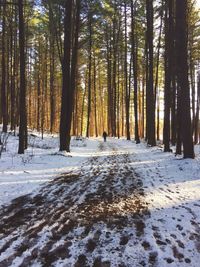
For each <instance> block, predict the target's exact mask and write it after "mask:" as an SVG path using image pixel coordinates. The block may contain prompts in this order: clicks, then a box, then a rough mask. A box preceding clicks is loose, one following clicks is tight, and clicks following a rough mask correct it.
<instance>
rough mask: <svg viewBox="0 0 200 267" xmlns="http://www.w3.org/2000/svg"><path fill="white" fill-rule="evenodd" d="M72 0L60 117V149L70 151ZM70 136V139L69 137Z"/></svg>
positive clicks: (68, 9) (68, 12)
mask: <svg viewBox="0 0 200 267" xmlns="http://www.w3.org/2000/svg"><path fill="white" fill-rule="evenodd" d="M72 2H73V1H72V0H69V1H66V5H65V19H64V55H63V60H62V99H61V117H60V151H67V152H69V151H70V148H69V144H70V139H69V136H68V132H69V128H70V129H71V124H70V115H71V114H69V112H70V105H71V101H72V99H71V88H70V87H71V27H72ZM67 138H68V139H67Z"/></svg>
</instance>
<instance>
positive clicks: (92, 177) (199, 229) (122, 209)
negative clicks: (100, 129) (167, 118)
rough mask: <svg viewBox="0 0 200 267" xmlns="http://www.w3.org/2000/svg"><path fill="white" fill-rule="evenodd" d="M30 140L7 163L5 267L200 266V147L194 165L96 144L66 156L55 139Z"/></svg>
mask: <svg viewBox="0 0 200 267" xmlns="http://www.w3.org/2000/svg"><path fill="white" fill-rule="evenodd" d="M35 134H36V133H35ZM32 138H33V140H30V143H32V147H31V148H29V150H28V151H27V153H26V155H24V156H19V155H17V138H16V137H9V139H8V145H7V151H6V152H4V153H3V154H2V157H1V159H0V201H1V202H0V203H1V205H3V209H2V211H0V216H1V217H2V218H1V222H0V229H2V230H0V266H4V267H6V266H13V267H14V266H21V267H22V266H37V267H39V266H61V267H71V266H75V267H84V266H91V267H92V266H93V267H98V266H103V267H117V266H119V267H139V266H146V267H150V266H157V267H165V266H172V267H186V266H188V267H190V266H191V267H199V266H200V265H199V262H200V147H199V146H196V148H195V149H196V158H195V159H194V160H189V159H180V158H177V157H175V156H174V155H173V154H172V153H163V152H162V150H161V148H159V147H154V148H149V147H147V146H146V145H145V144H144V143H141V144H139V145H136V144H134V142H130V141H126V140H117V139H112V138H108V142H107V143H103V142H102V140H101V139H90V140H86V141H85V144H86V146H82V147H81V146H76V143H77V141H73V146H72V152H71V153H70V154H69V155H65V154H62V155H59V153H58V139H57V138H56V137H51V136H49V135H46V136H45V138H44V140H41V139H40V138H39V137H32ZM80 144H82V143H81V142H80ZM61 174H62V175H61ZM56 177H57V178H56ZM54 178H56V179H54ZM46 181H48V183H47V184H45V183H44V182H46ZM32 191H33V194H31V195H28V196H25V197H22V198H19V199H17V200H14V201H12V205H11V206H8V208H7V207H6V205H7V204H9V203H10V201H11V200H12V199H13V198H14V197H17V196H20V195H23V194H26V193H30V192H32Z"/></svg>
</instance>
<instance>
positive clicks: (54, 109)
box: [0, 0, 200, 158]
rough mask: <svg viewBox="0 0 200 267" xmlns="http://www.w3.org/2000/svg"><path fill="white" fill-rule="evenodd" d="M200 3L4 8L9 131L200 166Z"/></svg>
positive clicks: (95, 2) (57, 1) (4, 107)
mask: <svg viewBox="0 0 200 267" xmlns="http://www.w3.org/2000/svg"><path fill="white" fill-rule="evenodd" d="M198 3H199V1H195V0H157V1H153V0H146V1H145V0H124V1H119V0H88V1H85V0H74V1H72V0H68V1H65V0H41V1H39V0H35V1H34V0H1V4H0V86H1V93H0V98H1V106H0V123H2V124H3V132H7V131H13V132H14V133H16V132H17V133H18V126H19V153H24V150H25V149H26V148H27V145H28V144H27V131H28V129H37V130H38V131H39V132H41V133H42V135H43V133H44V132H51V133H59V134H60V150H61V151H63V150H66V151H70V138H71V136H72V135H73V136H78V135H80V136H87V137H92V136H96V137H97V136H101V135H102V133H103V131H106V132H107V133H108V135H109V136H112V137H118V138H120V137H123V136H126V138H127V139H128V140H130V139H131V138H134V139H135V141H136V143H139V142H140V140H141V139H144V140H145V141H146V142H147V144H148V145H150V146H154V145H156V143H157V141H160V142H162V143H163V144H164V151H166V152H167V151H171V148H170V147H171V146H174V145H176V153H177V154H181V153H182V151H183V155H184V157H189V158H194V149H193V145H194V143H198V142H199V141H200V132H199V130H200V129H199V103H200V102H199V101H200V73H199V69H200V67H199V66H200V7H199V5H198Z"/></svg>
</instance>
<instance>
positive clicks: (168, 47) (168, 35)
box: [163, 0, 173, 152]
mask: <svg viewBox="0 0 200 267" xmlns="http://www.w3.org/2000/svg"><path fill="white" fill-rule="evenodd" d="M172 8H173V0H166V8H165V90H164V130H163V142H164V151H165V152H169V151H170V91H171V69H172V64H171V63H172V61H171V55H172V43H173V39H172V38H173V36H172V31H171V17H172Z"/></svg>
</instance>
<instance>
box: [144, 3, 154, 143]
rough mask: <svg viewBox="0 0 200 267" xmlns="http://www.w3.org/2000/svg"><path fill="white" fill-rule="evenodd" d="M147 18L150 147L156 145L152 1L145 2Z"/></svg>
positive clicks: (148, 135)
mask: <svg viewBox="0 0 200 267" xmlns="http://www.w3.org/2000/svg"><path fill="white" fill-rule="evenodd" d="M146 11H147V13H146V16H147V54H148V60H147V71H148V79H147V88H146V90H147V98H148V99H147V104H148V108H147V113H149V114H148V117H147V119H148V121H147V125H148V127H147V129H148V134H147V143H148V144H149V145H151V146H155V145H156V139H155V92H154V86H153V0H146Z"/></svg>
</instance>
